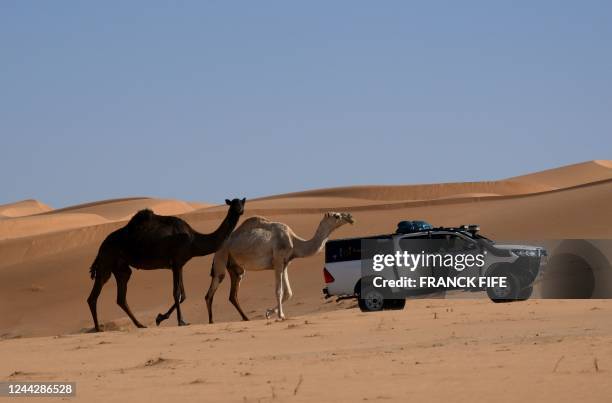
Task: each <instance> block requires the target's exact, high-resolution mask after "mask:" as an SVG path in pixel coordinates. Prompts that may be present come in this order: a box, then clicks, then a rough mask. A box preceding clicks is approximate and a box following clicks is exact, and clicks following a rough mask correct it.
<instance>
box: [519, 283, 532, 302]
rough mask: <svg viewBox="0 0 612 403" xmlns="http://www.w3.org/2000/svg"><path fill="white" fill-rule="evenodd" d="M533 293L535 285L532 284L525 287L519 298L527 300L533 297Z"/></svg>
mask: <svg viewBox="0 0 612 403" xmlns="http://www.w3.org/2000/svg"><path fill="white" fill-rule="evenodd" d="M531 294H533V286H532V285H530V286H529V287H525V288H523V289H522V290H521V291H520V292H519V295H518V300H519V301H527V300H528V299H529V298H531Z"/></svg>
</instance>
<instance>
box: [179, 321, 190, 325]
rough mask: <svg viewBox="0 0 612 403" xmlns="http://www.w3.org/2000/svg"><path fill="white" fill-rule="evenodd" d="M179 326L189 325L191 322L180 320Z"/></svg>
mask: <svg viewBox="0 0 612 403" xmlns="http://www.w3.org/2000/svg"><path fill="white" fill-rule="evenodd" d="M178 325H179V326H189V323H187V322H185V321H180V322H179V324H178Z"/></svg>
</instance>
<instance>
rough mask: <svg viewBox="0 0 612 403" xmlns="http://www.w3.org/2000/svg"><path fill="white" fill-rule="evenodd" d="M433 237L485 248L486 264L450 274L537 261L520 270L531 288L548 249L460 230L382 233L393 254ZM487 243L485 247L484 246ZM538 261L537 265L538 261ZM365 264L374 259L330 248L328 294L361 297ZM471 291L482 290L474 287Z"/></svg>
mask: <svg viewBox="0 0 612 403" xmlns="http://www.w3.org/2000/svg"><path fill="white" fill-rule="evenodd" d="M432 237H438V238H437V239H442V237H444V238H445V239H449V238H453V239H454V242H461V243H463V245H464V247H466V248H468V249H470V248H474V249H476V248H479V250H483V252H484V253H483V254H484V262H485V264H484V265H483V266H482V267H472V268H466V269H464V270H462V271H454V270H451V271H449V273H448V275H449V276H465V277H475V276H488V275H492V271H493V270H495V268H500V267H506V268H514V267H515V266H516V267H518V265H517V263H518V262H519V261H520V263H521V266H524V263H525V262H526V261H527V260H533V261H534V262H531V263H530V264H529V267H530V268H529V269H528V270H529V272H525V269H520V270H521V273H519V275H520V276H521V277H522V279H521V281H522V284H521V286H522V287H524V288H527V287H531V285H532V284H533V281H535V278H536V276H537V275H538V273H539V265H540V262H541V260H543V259H545V257H546V250H545V249H544V248H541V247H537V246H529V245H500V244H496V243H493V242H492V241H490V240H487V239H486V238H484V237H480V236H477V237H476V236H475V234H472V235H470V233H467V232H464V231H460V230H458V229H433V230H430V231H422V232H416V233H410V234H392V235H384V236H381V239H382V238H384V239H385V240H386V241H387V242H388V241H391V243H392V245H393V253H395V252H396V251H399V252H403V251H404V249H403V248H402V243H404V244H407V243H408V242H405V241H410V240H414V239H431V238H432ZM365 239H376V237H369V238H365ZM360 240H361V239H359V238H353V239H348V240H335V241H328V244H329V246H327V245H326V249H327V248H328V247H331V248H334V242H343V241H345V242H348V243H347V245H349V243H351V242H352V245H353V248H357V242H360ZM403 241H404V242H403ZM483 245H484V246H485V247H484V248H483ZM347 248H350V246H347ZM536 260H537V264H535V261H536ZM364 265H365V266H369V267H372V260H371V259H369V260H362V259H361V256H360V254H354V255H353V256H349V257H346V258H339V259H336V258H335V256H334V255H333V254H332V253H328V251H327V250H326V262H325V268H324V271H326V272H327V273H325V272H324V277H325V281H326V286H325V288H324V290H323V292H324V294H325V295H326V297H331V296H338V297H359V292H360V285H361V281H362V277H363V275H364V274H363V273H364V271H363V270H362V269H363V267H364ZM427 270H432V269H431V268H419V270H416V271H415V270H412V271H411V270H409V269H407V268H404V267H395V270H394V271H388V270H387V271H381V272H380V273H379V275H380V276H382V277H383V278H385V279H388V280H392V279H394V278H397V277H398V276H399V277H406V278H410V277H421V276H427V275H428V272H427ZM517 270H518V269H517ZM523 272H525V273H523ZM390 290H391V291H392V292H393V293H394V294H397V298H405V296H406V290H405V289H404V288H392V289H390ZM480 290H482V289H480ZM437 291H440V290H439V289H437V290H431V289H419V288H411V292H414V293H415V294H419V293H421V294H427V293H431V292H437ZM470 291H478V290H475V289H471V290H470Z"/></svg>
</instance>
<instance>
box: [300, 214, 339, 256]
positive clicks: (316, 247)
mask: <svg viewBox="0 0 612 403" xmlns="http://www.w3.org/2000/svg"><path fill="white" fill-rule="evenodd" d="M331 232H332V228H330V227H329V225H326V223H325V222H324V221H321V223H320V224H319V226H318V227H317V230H316V231H315V234H314V235H313V237H312V238H311V239H308V240H304V239H302V238H299V237H297V236H296V237H295V238H294V239H293V256H294V257H308V256H313V255H315V254H317V253H319V251H320V250H321V249H322V248H323V246H324V245H325V242H326V241H327V238H329V235H330V234H331Z"/></svg>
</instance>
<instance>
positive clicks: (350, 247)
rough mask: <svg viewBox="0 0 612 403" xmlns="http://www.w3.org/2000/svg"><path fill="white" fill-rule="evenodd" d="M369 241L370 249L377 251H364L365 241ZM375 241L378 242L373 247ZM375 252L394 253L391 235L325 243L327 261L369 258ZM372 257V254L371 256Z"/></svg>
mask: <svg viewBox="0 0 612 403" xmlns="http://www.w3.org/2000/svg"><path fill="white" fill-rule="evenodd" d="M364 241H366V242H368V245H369V249H376V250H375V251H373V250H369V251H363V250H362V248H363V247H364V245H363V242H364ZM373 243H376V244H378V246H377V247H375V248H372V245H373ZM373 252H375V253H393V244H392V241H391V238H390V237H385V236H382V237H371V238H352V239H336V240H332V241H327V243H326V244H325V263H334V262H346V261H350V260H361V259H367V258H368V256H365V255H371V254H372V253H373ZM369 258H371V256H369Z"/></svg>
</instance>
